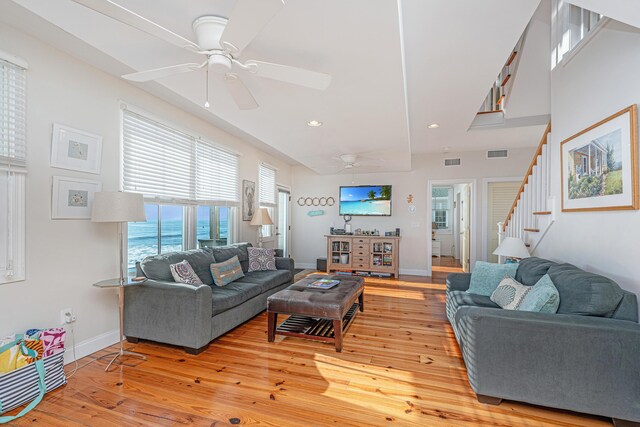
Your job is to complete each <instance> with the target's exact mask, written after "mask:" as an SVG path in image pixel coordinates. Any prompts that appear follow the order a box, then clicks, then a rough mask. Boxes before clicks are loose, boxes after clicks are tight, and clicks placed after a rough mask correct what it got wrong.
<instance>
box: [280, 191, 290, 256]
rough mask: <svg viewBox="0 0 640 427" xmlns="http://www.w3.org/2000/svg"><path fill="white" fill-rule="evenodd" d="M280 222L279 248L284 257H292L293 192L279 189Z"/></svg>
mask: <svg viewBox="0 0 640 427" xmlns="http://www.w3.org/2000/svg"><path fill="white" fill-rule="evenodd" d="M277 217H278V220H277V222H276V237H277V238H278V246H277V248H278V249H280V250H282V256H284V257H290V256H291V254H290V253H289V252H290V249H289V248H290V247H291V223H290V219H291V190H289V189H288V188H284V187H278V212H277Z"/></svg>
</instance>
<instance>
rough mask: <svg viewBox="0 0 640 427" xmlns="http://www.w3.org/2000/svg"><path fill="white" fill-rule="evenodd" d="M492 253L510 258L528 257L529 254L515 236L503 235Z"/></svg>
mask: <svg viewBox="0 0 640 427" xmlns="http://www.w3.org/2000/svg"><path fill="white" fill-rule="evenodd" d="M493 254H494V255H498V256H506V257H510V258H529V256H530V255H529V251H528V250H527V247H526V246H525V245H524V242H523V241H522V240H520V239H518V238H516V237H505V238H504V240H503V241H502V243H500V246H498V247H497V248H496V250H495V251H493Z"/></svg>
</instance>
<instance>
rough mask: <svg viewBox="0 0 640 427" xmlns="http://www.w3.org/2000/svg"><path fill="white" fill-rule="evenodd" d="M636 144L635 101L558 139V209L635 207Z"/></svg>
mask: <svg viewBox="0 0 640 427" xmlns="http://www.w3.org/2000/svg"><path fill="white" fill-rule="evenodd" d="M637 146H638V112H637V107H636V105H632V106H630V107H628V108H625V109H624V110H621V111H619V112H617V113H615V114H614V115H612V116H610V117H607V118H606V119H604V120H602V121H600V122H598V123H596V124H594V125H592V126H589V127H588V128H586V129H585V130H583V131H581V132H579V133H577V134H575V135H573V136H571V137H569V138H567V139H565V140H564V141H562V142H561V143H560V164H561V174H560V175H561V179H562V185H561V187H562V211H563V212H581V211H605V210H621V209H638V208H639V207H640V204H639V203H638V148H637Z"/></svg>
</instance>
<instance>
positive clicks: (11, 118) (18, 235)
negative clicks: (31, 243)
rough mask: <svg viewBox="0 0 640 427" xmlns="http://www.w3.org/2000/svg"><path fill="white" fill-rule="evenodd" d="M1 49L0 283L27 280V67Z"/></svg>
mask: <svg viewBox="0 0 640 427" xmlns="http://www.w3.org/2000/svg"><path fill="white" fill-rule="evenodd" d="M6 56H7V55H5V54H3V53H2V52H0V283H8V282H15V281H19V280H24V279H25V178H26V172H27V167H26V86H27V81H26V68H27V65H26V63H24V62H23V61H21V60H19V59H17V58H12V59H15V62H14V61H13V60H12V61H11V62H10V61H7V60H5V59H3V58H4V57H6Z"/></svg>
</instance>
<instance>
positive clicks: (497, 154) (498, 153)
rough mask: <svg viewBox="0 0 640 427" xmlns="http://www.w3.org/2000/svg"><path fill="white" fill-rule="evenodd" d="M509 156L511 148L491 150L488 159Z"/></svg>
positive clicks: (488, 152)
mask: <svg viewBox="0 0 640 427" xmlns="http://www.w3.org/2000/svg"><path fill="white" fill-rule="evenodd" d="M507 157H509V150H489V151H487V159H506V158H507Z"/></svg>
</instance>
